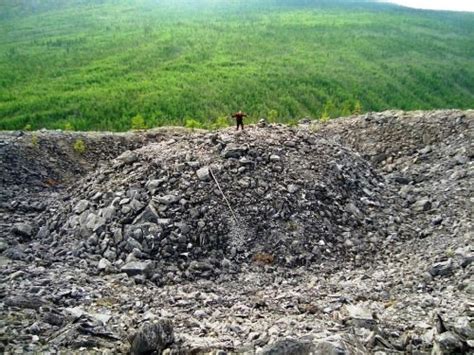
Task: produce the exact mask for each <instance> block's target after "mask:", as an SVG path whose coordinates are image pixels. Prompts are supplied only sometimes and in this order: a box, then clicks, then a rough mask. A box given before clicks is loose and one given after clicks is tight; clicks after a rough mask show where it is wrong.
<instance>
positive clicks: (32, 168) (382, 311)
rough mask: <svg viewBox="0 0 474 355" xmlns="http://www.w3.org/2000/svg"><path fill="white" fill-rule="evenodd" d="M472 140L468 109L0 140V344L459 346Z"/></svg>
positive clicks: (464, 339) (229, 348)
mask: <svg viewBox="0 0 474 355" xmlns="http://www.w3.org/2000/svg"><path fill="white" fill-rule="evenodd" d="M473 137H474V111H473V110H468V111H459V110H441V111H415V112H403V111H386V112H381V113H368V114H365V115H361V116H352V117H347V118H343V119H336V120H332V121H330V122H329V123H325V124H322V123H320V122H318V121H309V120H303V121H301V122H300V124H298V125H296V126H292V127H290V126H286V125H282V124H267V123H265V122H260V123H259V124H258V125H252V126H249V127H247V129H246V130H245V131H244V132H235V130H234V129H232V128H227V129H221V130H218V131H215V132H207V131H190V130H185V129H175V128H173V129H170V128H167V129H155V130H150V131H147V132H134V133H132V132H128V133H115V134H114V133H97V132H91V133H79V132H57V131H54V132H52V131H40V132H33V133H28V132H27V133H24V132H3V133H0V183H1V185H0V186H1V188H0V253H1V255H0V279H1V282H0V319H1V321H0V323H1V325H2V332H1V333H0V351H1V352H2V353H21V352H31V353H37V352H58V351H60V352H61V353H71V352H81V353H84V352H87V353H92V352H100V353H104V352H105V353H107V352H110V353H129V352H131V353H132V354H146V353H152V352H153V351H154V352H155V353H157V354H161V353H165V354H176V355H177V354H222V353H223V352H227V353H235V352H238V353H245V354H261V355H270V354H273V355H275V354H278V355H280V354H281V355H283V354H285V355H286V354H300V355H309V354H328V353H337V354H346V353H347V354H380V353H390V354H399V353H433V354H462V353H468V354H469V353H472V351H473V350H474V328H473V320H474V304H473V303H472V295H473V294H474V283H473V279H472V275H473V265H474V264H473V263H472V262H473V260H474V250H473V245H474V243H473V234H472V231H473V215H472V210H473V198H472V196H473V194H474V184H473V172H474V171H473V169H472V168H473V161H474V160H473V158H474V149H473V142H474V140H473ZM78 140H81V141H82V142H83V143H84V149H83V150H78V149H77V148H74V147H75V146H76V142H77V141H78Z"/></svg>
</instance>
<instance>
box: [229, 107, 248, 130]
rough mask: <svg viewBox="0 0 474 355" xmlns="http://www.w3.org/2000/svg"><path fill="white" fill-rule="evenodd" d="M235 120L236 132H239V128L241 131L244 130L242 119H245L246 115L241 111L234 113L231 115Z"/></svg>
mask: <svg viewBox="0 0 474 355" xmlns="http://www.w3.org/2000/svg"><path fill="white" fill-rule="evenodd" d="M232 117H233V118H235V121H236V123H237V131H238V130H239V126H240V127H242V131H243V130H244V117H247V114H245V113H243V112H242V111H239V112H236V113H234V114H233V115H232Z"/></svg>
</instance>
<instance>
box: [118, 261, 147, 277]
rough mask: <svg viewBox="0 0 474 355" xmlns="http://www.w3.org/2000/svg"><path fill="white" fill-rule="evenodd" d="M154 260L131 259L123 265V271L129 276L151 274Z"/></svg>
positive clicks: (121, 269)
mask: <svg viewBox="0 0 474 355" xmlns="http://www.w3.org/2000/svg"><path fill="white" fill-rule="evenodd" d="M153 264H154V263H153V261H151V260H146V261H130V262H128V263H126V264H125V265H123V266H122V267H121V268H120V271H121V272H125V273H126V274H127V275H128V276H135V275H145V276H149V274H150V272H151V271H152V269H153Z"/></svg>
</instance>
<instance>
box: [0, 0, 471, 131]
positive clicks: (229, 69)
mask: <svg viewBox="0 0 474 355" xmlns="http://www.w3.org/2000/svg"><path fill="white" fill-rule="evenodd" d="M472 38H474V14H469V13H449V12H430V11H417V10H410V9H404V8H400V7H397V6H392V5H387V4H379V3H373V2H369V1H348V0H346V1H344V0H341V1H304V0H286V1H283V0H263V1H262V0H258V1H257V0H249V1H230V0H218V1H211V0H194V1H192V0H189V1H184V0H182V1H171V0H165V1H152V0H140V1H133V2H130V1H124V0H118V1H117V0H115V1H112V0H101V1H99V0H95V1H94V0H88V1H86V0H82V1H80V0H74V1H67V2H64V1H53V0H48V1H41V2H38V1H32V0H27V1H21V2H17V1H10V0H7V1H6V2H5V1H4V2H2V4H1V5H0V53H1V55H0V129H3V130H17V129H24V128H25V127H28V128H32V129H40V128H43V127H45V128H51V129H56V128H60V129H65V128H67V129H73V130H114V131H115V130H118V131H124V130H128V129H130V127H131V120H132V118H133V117H135V116H137V115H141V116H142V117H143V118H144V120H145V123H146V125H147V126H149V127H154V126H162V125H170V124H176V125H182V124H185V123H186V120H189V119H194V120H197V121H199V122H201V123H202V124H203V125H206V126H210V125H212V124H214V123H215V121H216V120H218V118H221V119H220V120H218V125H223V124H225V119H224V120H222V117H225V116H227V115H228V114H229V113H230V112H231V111H233V110H237V109H243V110H245V111H248V112H249V113H250V114H251V116H252V119H253V120H255V122H256V120H257V119H258V118H260V117H262V116H264V117H270V118H272V119H275V120H280V121H284V122H294V121H295V120H296V118H298V117H303V116H309V117H316V118H319V117H321V116H323V115H324V116H331V117H337V116H341V115H348V114H350V113H352V112H354V111H358V110H359V108H361V110H362V111H380V110H384V109H406V110H410V109H434V108H461V109H462V108H472V107H473V106H474V84H473V83H474V41H472Z"/></svg>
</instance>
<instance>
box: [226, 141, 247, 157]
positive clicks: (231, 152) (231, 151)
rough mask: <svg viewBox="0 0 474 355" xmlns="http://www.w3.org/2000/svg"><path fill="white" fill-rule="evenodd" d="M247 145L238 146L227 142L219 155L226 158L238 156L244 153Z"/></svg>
mask: <svg viewBox="0 0 474 355" xmlns="http://www.w3.org/2000/svg"><path fill="white" fill-rule="evenodd" d="M247 150H248V147H246V146H238V145H235V144H229V145H228V146H227V147H225V149H224V150H223V151H222V153H221V155H222V156H223V157H224V158H226V159H228V158H236V159H238V158H240V157H241V156H243V155H245V153H246V152H247Z"/></svg>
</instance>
